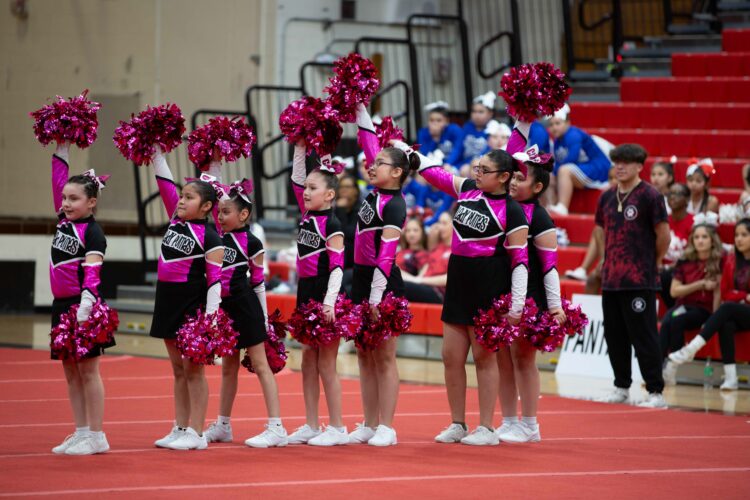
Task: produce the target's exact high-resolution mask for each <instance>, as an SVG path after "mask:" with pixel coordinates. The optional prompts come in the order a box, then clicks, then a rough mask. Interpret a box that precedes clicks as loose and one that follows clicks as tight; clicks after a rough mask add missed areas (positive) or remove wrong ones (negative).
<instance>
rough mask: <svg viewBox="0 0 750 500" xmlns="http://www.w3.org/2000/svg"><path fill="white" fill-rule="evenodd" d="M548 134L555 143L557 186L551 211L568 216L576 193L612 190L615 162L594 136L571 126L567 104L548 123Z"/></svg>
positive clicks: (555, 176)
mask: <svg viewBox="0 0 750 500" xmlns="http://www.w3.org/2000/svg"><path fill="white" fill-rule="evenodd" d="M547 130H548V131H549V133H550V135H551V136H552V138H553V139H554V140H555V169H554V171H553V173H554V181H553V184H554V186H555V188H556V191H557V203H556V204H555V205H553V206H551V207H550V211H553V212H556V213H558V214H561V215H567V213H568V208H569V207H570V200H571V199H572V197H573V191H574V189H584V188H593V189H606V188H607V187H608V184H607V176H608V174H609V170H610V167H611V166H612V162H611V161H610V159H609V157H608V156H607V153H606V152H605V151H603V150H602V148H601V147H600V145H599V144H598V143H597V141H596V140H595V139H594V138H593V137H592V136H590V135H589V134H587V133H586V132H584V131H583V130H581V129H579V128H578V127H574V126H572V125H571V124H570V107H569V106H568V105H567V104H566V105H565V106H563V107H562V109H560V110H559V111H558V112H556V113H555V114H554V116H552V117H550V118H549V119H548V120H547ZM605 142H606V141H605Z"/></svg>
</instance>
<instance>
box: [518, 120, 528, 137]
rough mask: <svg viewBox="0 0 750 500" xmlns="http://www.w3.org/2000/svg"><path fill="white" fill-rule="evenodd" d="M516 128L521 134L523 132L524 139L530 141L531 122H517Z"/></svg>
mask: <svg viewBox="0 0 750 500" xmlns="http://www.w3.org/2000/svg"><path fill="white" fill-rule="evenodd" d="M516 128H517V129H518V131H519V132H521V135H523V137H524V139H526V140H527V141H528V140H529V134H530V133H531V122H522V121H520V120H519V121H517V122H516Z"/></svg>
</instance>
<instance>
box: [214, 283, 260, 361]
mask: <svg viewBox="0 0 750 500" xmlns="http://www.w3.org/2000/svg"><path fill="white" fill-rule="evenodd" d="M221 308H222V309H223V310H224V312H225V313H227V315H228V316H229V317H230V318H231V320H232V328H234V329H235V330H236V331H237V332H238V333H239V334H240V336H239V337H238V338H237V350H240V349H245V348H247V347H252V346H254V345H257V344H260V343H262V342H265V341H266V340H267V339H268V332H267V331H266V324H265V321H264V319H263V308H262V307H261V306H260V301H259V300H258V297H257V296H256V295H255V293H254V292H253V291H251V290H248V291H247V292H246V293H242V294H240V295H236V296H230V297H222V299H221Z"/></svg>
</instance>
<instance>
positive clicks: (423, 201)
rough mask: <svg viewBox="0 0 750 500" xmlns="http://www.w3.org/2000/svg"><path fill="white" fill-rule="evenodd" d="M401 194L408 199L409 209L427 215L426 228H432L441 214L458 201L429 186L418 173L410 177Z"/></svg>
mask: <svg viewBox="0 0 750 500" xmlns="http://www.w3.org/2000/svg"><path fill="white" fill-rule="evenodd" d="M401 192H402V193H403V194H404V198H405V199H406V206H407V208H409V209H413V208H417V209H421V210H422V211H423V212H424V213H425V215H426V216H427V218H426V219H425V220H424V225H425V227H430V226H432V225H433V224H434V223H435V222H437V220H438V218H439V217H440V214H442V213H443V212H445V211H447V210H450V208H451V207H452V206H453V202H455V201H456V199H455V198H454V197H452V196H451V195H449V194H446V193H443V192H442V191H440V190H438V189H435V188H434V187H433V186H431V185H429V184H427V182H426V181H425V180H424V179H422V178H421V176H419V174H417V173H414V174H413V175H412V176H410V179H409V180H408V181H407V184H406V185H405V186H404V187H403V189H402V190H401Z"/></svg>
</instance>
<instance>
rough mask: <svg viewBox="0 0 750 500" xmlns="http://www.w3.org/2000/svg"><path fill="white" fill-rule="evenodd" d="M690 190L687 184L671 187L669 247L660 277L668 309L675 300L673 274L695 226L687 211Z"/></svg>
mask: <svg viewBox="0 0 750 500" xmlns="http://www.w3.org/2000/svg"><path fill="white" fill-rule="evenodd" d="M689 196H690V190H689V189H688V187H687V186H686V185H685V184H679V183H676V184H672V186H671V187H670V188H669V198H668V199H669V208H670V211H671V212H672V213H671V214H670V215H669V236H670V239H669V248H668V249H667V253H666V254H665V255H664V258H663V259H662V260H661V269H660V270H659V277H660V278H661V299H662V300H663V301H664V305H665V306H667V309H671V308H672V307H673V306H674V304H675V300H674V298H673V297H672V292H671V290H672V274H673V272H674V266H675V264H677V262H678V261H679V260H680V259H682V258H683V256H684V255H685V248H686V247H687V245H688V240H689V238H690V231H691V229H692V227H693V216H692V215H691V214H689V213H688V212H687V202H688V198H689Z"/></svg>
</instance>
